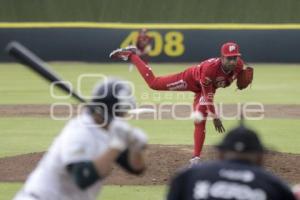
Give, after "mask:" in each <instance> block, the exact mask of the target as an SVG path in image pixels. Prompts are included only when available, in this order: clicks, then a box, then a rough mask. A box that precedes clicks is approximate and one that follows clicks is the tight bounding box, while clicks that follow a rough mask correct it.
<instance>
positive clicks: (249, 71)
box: [236, 67, 253, 90]
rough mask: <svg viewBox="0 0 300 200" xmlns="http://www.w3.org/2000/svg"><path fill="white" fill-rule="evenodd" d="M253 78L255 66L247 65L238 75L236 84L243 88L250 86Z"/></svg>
mask: <svg viewBox="0 0 300 200" xmlns="http://www.w3.org/2000/svg"><path fill="white" fill-rule="evenodd" d="M252 80H253V68H252V67H246V69H243V70H242V71H241V72H240V73H239V74H238V75H237V80H236V86H237V87H238V89H240V90H242V89H245V88H247V87H248V85H250V84H251V83H252Z"/></svg>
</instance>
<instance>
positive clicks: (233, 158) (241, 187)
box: [167, 126, 295, 200]
mask: <svg viewBox="0 0 300 200" xmlns="http://www.w3.org/2000/svg"><path fill="white" fill-rule="evenodd" d="M216 148H217V151H218V158H219V160H218V161H211V162H203V163H201V164H199V165H196V166H193V167H192V168H189V169H186V170H184V171H182V172H180V173H179V174H178V175H176V176H175V178H174V179H173V180H172V182H171V185H170V189H169V192H168V196H167V200H202V199H209V200H219V199H220V200H221V199H231V200H233V199H235V200H267V199H268V200H269V199H270V200H279V199H282V200H295V197H294V196H293V194H292V192H291V190H290V188H289V187H288V186H287V185H286V184H285V183H283V182H282V181H281V180H280V179H279V178H277V177H275V176H274V175H272V174H270V173H269V172H267V171H265V170H264V169H263V168H262V167H261V166H262V163H263V156H264V152H265V148H264V147H263V145H262V144H261V141H260V139H259V138H258V136H257V134H256V133H255V132H254V131H253V130H251V129H248V128H246V127H244V126H239V127H237V128H235V129H233V130H231V131H230V132H229V133H228V134H227V135H226V136H225V138H224V139H223V141H222V142H221V143H220V144H219V145H217V146H216Z"/></svg>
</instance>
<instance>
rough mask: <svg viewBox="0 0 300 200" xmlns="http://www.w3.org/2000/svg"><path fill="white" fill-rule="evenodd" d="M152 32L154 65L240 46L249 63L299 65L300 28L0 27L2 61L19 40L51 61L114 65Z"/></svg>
mask: <svg viewBox="0 0 300 200" xmlns="http://www.w3.org/2000/svg"><path fill="white" fill-rule="evenodd" d="M142 27H148V28H149V29H150V32H149V34H150V35H151V36H153V37H154V45H153V48H152V50H151V52H150V55H151V62H197V61H200V60H203V59H207V58H210V57H214V56H218V55H219V48H220V46H221V44H222V43H223V42H226V41H236V42H237V43H238V44H240V47H241V52H242V54H243V57H244V58H245V60H247V61H248V62H300V56H299V54H298V49H299V47H300V25H295V24H294V25H251V24H248V25H247V24H244V25H240V24H235V25H232V24H231V25H228V24H214V25H207V24H173V25H170V24H99V23H62V24H59V23H54V24H51V23H50V24H49V23H48V24H45V23H42V24H32V23H31V24H3V23H2V24H0V48H1V49H2V50H3V51H2V53H1V55H0V61H1V62H6V61H11V59H10V58H9V57H8V56H7V55H6V54H5V53H4V48H5V46H6V44H7V43H8V42H9V41H12V40H17V41H19V42H21V43H23V44H24V45H26V46H28V47H29V48H30V49H32V50H33V51H34V52H35V53H37V54H38V55H39V56H41V57H42V58H43V59H45V60H47V61H88V62H111V61H110V60H109V59H108V54H109V53H110V51H111V50H113V49H115V48H119V47H120V46H122V47H124V46H127V45H130V44H132V43H134V41H135V40H136V37H137V34H138V33H137V30H138V29H139V28H142Z"/></svg>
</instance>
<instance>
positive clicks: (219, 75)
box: [189, 58, 244, 114]
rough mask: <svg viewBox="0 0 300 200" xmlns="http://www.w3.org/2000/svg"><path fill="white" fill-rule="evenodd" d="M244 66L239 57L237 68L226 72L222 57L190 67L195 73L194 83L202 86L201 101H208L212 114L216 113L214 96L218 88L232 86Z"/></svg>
mask: <svg viewBox="0 0 300 200" xmlns="http://www.w3.org/2000/svg"><path fill="white" fill-rule="evenodd" d="M243 66H244V62H243V60H242V59H241V58H238V61H237V66H236V67H235V69H234V70H233V71H231V72H229V73H226V72H225V71H224V70H223V68H222V63H221V58H211V59H208V60H205V61H203V62H201V63H200V64H199V65H197V66H195V67H192V68H190V70H191V72H192V73H193V81H194V84H195V85H197V84H198V85H199V86H200V87H201V98H200V99H199V101H200V102H203V103H206V104H207V108H208V110H209V111H210V112H211V113H212V114H215V108H214V106H213V97H214V94H215V92H216V89H218V88H225V87H228V86H230V84H231V83H232V82H233V81H234V80H235V79H236V77H237V75H238V74H239V73H240V72H241V71H242V69H243ZM189 85H190V84H189Z"/></svg>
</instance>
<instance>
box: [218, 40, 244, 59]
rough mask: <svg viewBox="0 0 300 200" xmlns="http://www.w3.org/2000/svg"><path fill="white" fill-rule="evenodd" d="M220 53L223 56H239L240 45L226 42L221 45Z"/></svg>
mask: <svg viewBox="0 0 300 200" xmlns="http://www.w3.org/2000/svg"><path fill="white" fill-rule="evenodd" d="M221 55H222V56H225V57H229V56H241V54H240V47H239V45H237V44H236V43H234V42H227V43H225V44H223V45H222V47H221Z"/></svg>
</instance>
